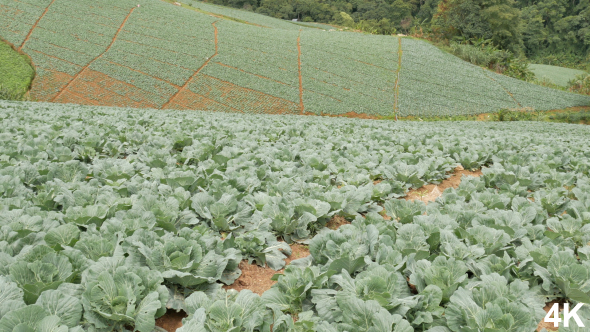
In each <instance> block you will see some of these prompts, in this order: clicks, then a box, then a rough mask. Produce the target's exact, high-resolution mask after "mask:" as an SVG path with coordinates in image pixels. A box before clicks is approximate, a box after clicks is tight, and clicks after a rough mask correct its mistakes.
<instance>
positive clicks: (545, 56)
mask: <svg viewBox="0 0 590 332" xmlns="http://www.w3.org/2000/svg"><path fill="white" fill-rule="evenodd" d="M208 2H209V3H215V4H220V5H225V6H231V7H235V8H242V9H246V10H251V11H254V12H257V13H261V14H265V15H268V16H273V17H277V18H281V19H299V20H301V21H304V22H322V23H331V24H335V25H340V26H348V27H351V28H355V29H358V30H363V31H366V32H370V33H377V34H392V33H405V34H416V33H420V34H426V35H428V36H429V37H431V38H434V39H436V40H439V41H440V40H443V41H445V42H449V41H450V42H456V43H462V44H471V45H487V46H493V47H495V48H497V49H499V50H503V51H508V52H510V53H511V54H513V55H514V56H516V57H527V58H528V59H529V60H530V61H534V62H537V63H545V64H557V65H562V66H568V67H577V68H582V69H587V65H588V59H587V55H588V50H589V46H590V1H589V0H571V1H570V0H516V1H514V0H209V1H208Z"/></svg>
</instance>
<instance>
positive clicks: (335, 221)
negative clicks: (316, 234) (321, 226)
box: [326, 215, 350, 231]
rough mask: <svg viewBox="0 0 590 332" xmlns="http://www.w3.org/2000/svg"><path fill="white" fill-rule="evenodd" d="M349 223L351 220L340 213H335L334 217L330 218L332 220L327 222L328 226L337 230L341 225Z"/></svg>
mask: <svg viewBox="0 0 590 332" xmlns="http://www.w3.org/2000/svg"><path fill="white" fill-rule="evenodd" d="M348 224H350V222H349V221H348V220H346V219H344V217H342V216H339V215H335V216H333V217H332V219H330V221H328V223H327V224H326V227H328V228H329V229H331V230H334V231H335V230H337V229H338V228H340V226H342V225H348Z"/></svg>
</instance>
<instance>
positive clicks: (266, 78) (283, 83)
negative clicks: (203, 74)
mask: <svg viewBox="0 0 590 332" xmlns="http://www.w3.org/2000/svg"><path fill="white" fill-rule="evenodd" d="M214 63H215V64H216V65H220V66H223V67H227V68H231V69H234V70H238V71H241V72H242V73H244V74H249V75H252V76H256V77H258V78H262V79H265V80H269V81H271V82H275V83H278V84H282V85H287V86H292V85H291V84H288V83H285V82H281V81H278V80H275V79H274V78H270V77H267V76H262V75H258V74H255V73H252V72H249V71H246V70H244V69H240V68H237V67H234V66H230V65H226V64H225V63H221V62H214Z"/></svg>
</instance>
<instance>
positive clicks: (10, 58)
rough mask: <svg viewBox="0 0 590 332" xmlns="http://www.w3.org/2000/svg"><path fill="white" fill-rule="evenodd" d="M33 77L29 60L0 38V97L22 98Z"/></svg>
mask: <svg viewBox="0 0 590 332" xmlns="http://www.w3.org/2000/svg"><path fill="white" fill-rule="evenodd" d="M34 77H35V70H34V69H33V67H32V66H31V63H30V60H29V59H28V58H27V57H26V56H25V55H21V54H19V53H18V52H17V51H15V50H14V49H13V48H12V47H11V46H10V45H8V44H7V43H5V42H3V41H2V40H0V99H4V100H7V99H8V100H20V99H22V98H23V97H24V95H25V93H26V92H27V91H29V86H30V85H31V82H32V81H33V78H34Z"/></svg>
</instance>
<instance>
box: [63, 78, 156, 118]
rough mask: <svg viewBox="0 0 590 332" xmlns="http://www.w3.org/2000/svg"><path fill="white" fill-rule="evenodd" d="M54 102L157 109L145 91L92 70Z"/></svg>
mask: <svg viewBox="0 0 590 332" xmlns="http://www.w3.org/2000/svg"><path fill="white" fill-rule="evenodd" d="M80 96H84V97H85V98H84V100H79V99H80V98H79V97H80ZM154 97H155V96H154ZM55 101H56V102H60V103H77V104H84V105H101V106H118V107H136V108H156V107H158V104H157V103H156V102H155V101H154V100H150V99H149V94H148V93H146V92H145V91H143V90H141V89H139V88H138V87H135V86H133V85H131V84H128V83H125V82H123V81H119V80H117V79H114V78H112V77H110V76H108V75H105V74H103V73H101V72H97V71H94V70H92V69H87V70H86V71H85V72H84V73H83V74H81V75H80V76H78V78H77V80H76V84H73V85H70V86H69V88H68V90H67V91H65V92H64V93H63V94H61V95H60V96H58V97H56V98H55Z"/></svg>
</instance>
